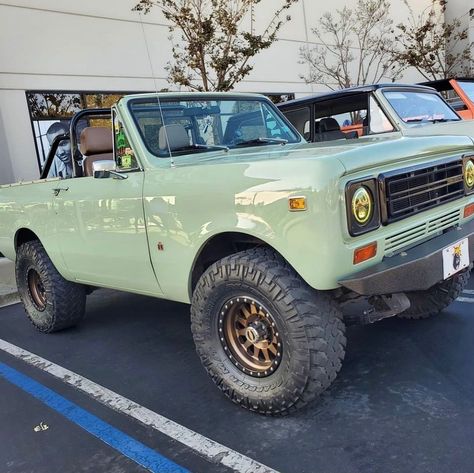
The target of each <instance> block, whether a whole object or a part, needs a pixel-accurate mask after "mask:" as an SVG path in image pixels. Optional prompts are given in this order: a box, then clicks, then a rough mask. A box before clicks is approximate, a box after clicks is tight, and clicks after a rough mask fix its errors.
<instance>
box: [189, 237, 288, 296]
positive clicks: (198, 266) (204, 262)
mask: <svg viewBox="0 0 474 473" xmlns="http://www.w3.org/2000/svg"><path fill="white" fill-rule="evenodd" d="M256 247H267V248H270V249H272V250H273V251H275V253H277V254H279V255H280V256H281V257H282V258H283V256H282V255H281V253H280V252H279V251H277V250H276V249H275V248H274V247H273V246H272V245H270V244H269V243H268V242H266V241H264V240H262V239H261V238H259V237H256V236H254V235H250V234H248V233H244V232H234V231H229V232H222V233H218V234H215V235H212V236H211V237H209V238H208V239H207V240H206V241H205V242H204V243H203V244H202V245H201V247H200V248H199V251H198V252H197V253H196V257H195V259H194V262H193V265H192V268H191V274H190V277H189V297H190V299H192V294H193V291H194V288H195V287H196V284H197V282H198V280H199V278H200V277H201V276H202V274H203V273H204V272H205V271H206V269H207V268H209V266H211V265H212V264H214V263H215V262H216V261H219V260H220V259H222V258H225V257H226V256H230V255H232V254H234V253H238V252H239V251H244V250H247V249H250V248H256Z"/></svg>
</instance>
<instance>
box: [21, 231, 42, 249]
mask: <svg viewBox="0 0 474 473" xmlns="http://www.w3.org/2000/svg"><path fill="white" fill-rule="evenodd" d="M34 240H38V241H40V242H41V240H40V238H39V236H38V235H37V234H36V233H35V232H34V231H32V230H30V229H29V228H26V227H23V228H19V229H18V230H17V231H16V233H15V238H14V243H15V252H16V251H17V250H18V247H19V246H20V245H23V243H26V242H28V241H34Z"/></svg>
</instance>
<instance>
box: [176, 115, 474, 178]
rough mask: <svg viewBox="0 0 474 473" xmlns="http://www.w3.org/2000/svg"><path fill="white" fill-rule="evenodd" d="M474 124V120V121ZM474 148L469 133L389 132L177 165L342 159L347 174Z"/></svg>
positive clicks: (186, 159)
mask: <svg viewBox="0 0 474 473" xmlns="http://www.w3.org/2000/svg"><path fill="white" fill-rule="evenodd" d="M473 124H474V122H473ZM466 152H474V145H473V140H471V139H470V138H469V137H467V136H417V135H414V136H402V135H401V133H398V132H397V133H386V134H381V135H374V136H367V137H363V138H359V139H352V140H336V141H327V142H324V143H299V144H287V145H284V146H282V145H264V146H258V147H255V146H254V147H251V148H244V149H231V150H229V151H227V152H226V151H220V150H219V151H213V152H208V153H202V154H194V155H186V156H176V157H175V158H174V164H175V165H176V166H196V165H206V164H213V165H214V164H216V165H218V164H224V163H245V162H260V161H267V160H275V159H278V160H291V161H295V162H296V161H299V160H330V159H336V160H338V161H339V162H340V163H341V164H342V166H343V167H344V170H345V172H344V174H351V173H354V172H358V171H361V170H364V169H374V168H377V167H381V166H385V165H390V164H393V163H405V162H409V161H411V160H416V159H420V158H422V159H423V158H426V159H436V158H440V157H443V156H451V155H453V154H462V153H466Z"/></svg>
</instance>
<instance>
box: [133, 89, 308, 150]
mask: <svg viewBox="0 0 474 473" xmlns="http://www.w3.org/2000/svg"><path fill="white" fill-rule="evenodd" d="M129 107H130V111H131V113H132V115H133V117H134V119H135V121H136V124H137V127H138V130H139V131H140V134H141V136H142V139H143V141H144V143H145V145H146V146H147V148H148V150H149V151H150V152H151V153H153V154H154V155H155V156H159V157H169V156H170V154H171V155H173V156H176V155H183V154H191V153H199V152H203V151H213V150H218V149H227V148H236V147H246V146H263V145H269V144H275V143H282V142H283V143H286V142H289V143H297V142H299V141H300V140H301V138H300V136H299V135H298V134H297V133H295V132H294V131H293V129H292V128H291V126H290V125H289V124H288V122H286V121H285V120H284V119H283V118H282V117H281V116H280V114H279V113H278V112H277V111H276V110H275V109H274V106H272V105H271V104H269V103H267V102H266V101H263V100H258V99H257V100H252V99H224V100H210V99H209V100H207V99H204V100H203V99H186V100H176V101H173V100H169V99H168V100H163V99H161V100H160V102H159V103H158V101H157V99H156V98H153V97H151V98H146V99H134V100H132V101H130V103H129Z"/></svg>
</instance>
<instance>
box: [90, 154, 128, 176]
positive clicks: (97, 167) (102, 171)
mask: <svg viewBox="0 0 474 473" xmlns="http://www.w3.org/2000/svg"><path fill="white" fill-rule="evenodd" d="M92 175H93V176H94V179H108V178H109V177H111V176H113V178H114V179H127V177H128V176H127V175H126V174H122V173H120V172H117V168H116V166H115V161H112V160H111V159H107V160H105V159H104V160H103V161H102V160H101V161H95V162H93V163H92Z"/></svg>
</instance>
